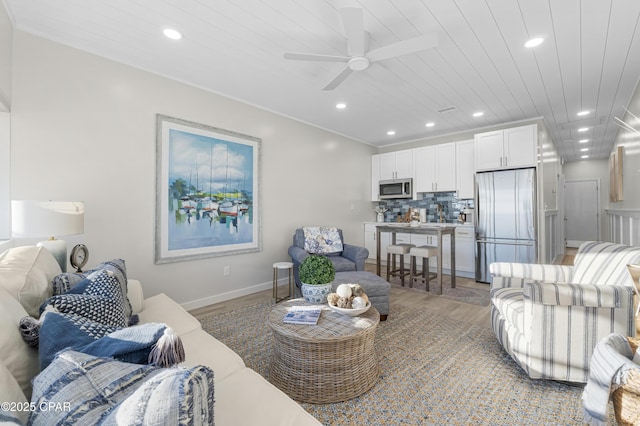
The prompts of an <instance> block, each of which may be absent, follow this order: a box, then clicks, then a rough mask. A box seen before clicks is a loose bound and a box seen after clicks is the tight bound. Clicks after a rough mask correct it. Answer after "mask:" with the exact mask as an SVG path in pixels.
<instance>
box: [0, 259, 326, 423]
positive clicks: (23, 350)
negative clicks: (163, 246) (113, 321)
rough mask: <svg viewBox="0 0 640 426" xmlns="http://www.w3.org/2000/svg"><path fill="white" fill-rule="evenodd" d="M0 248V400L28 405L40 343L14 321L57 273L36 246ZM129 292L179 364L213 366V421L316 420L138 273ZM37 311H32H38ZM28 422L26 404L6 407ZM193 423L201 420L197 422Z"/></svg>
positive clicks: (0, 417) (1, 415)
mask: <svg viewBox="0 0 640 426" xmlns="http://www.w3.org/2000/svg"><path fill="white" fill-rule="evenodd" d="M9 252H10V253H7V252H5V253H3V254H2V255H0V330H1V333H0V402H3V403H7V402H8V403H10V404H13V406H14V407H16V406H18V404H20V406H25V405H24V404H26V403H28V402H29V399H30V398H31V383H32V380H33V378H34V377H35V376H36V375H37V374H38V373H39V361H38V354H37V351H36V350H34V349H32V348H30V347H29V346H28V345H27V344H26V343H25V342H24V340H22V336H21V333H20V331H19V329H18V326H19V322H20V319H21V318H23V317H25V316H27V315H31V316H33V315H34V309H37V307H39V306H40V304H41V303H42V302H43V301H44V300H45V299H46V298H47V297H48V296H50V295H51V290H50V284H49V283H50V281H51V279H52V278H53V277H54V276H56V275H57V274H59V273H60V269H59V267H58V265H57V263H56V261H55V259H53V257H52V256H51V255H50V254H49V253H48V252H46V250H45V249H42V248H39V247H29V248H26V247H19V248H14V249H10V250H9ZM128 297H129V301H130V302H131V306H132V310H133V313H135V314H138V317H139V319H140V323H141V324H143V323H151V322H155V323H165V324H167V325H168V326H170V327H172V328H173V330H174V331H175V333H176V334H177V335H178V336H180V338H181V339H182V342H183V345H184V349H185V357H186V359H185V362H184V363H183V365H184V366H186V367H190V366H196V365H204V366H206V367H208V368H210V369H211V370H212V371H213V372H214V400H215V402H214V421H215V423H216V424H218V425H234V426H237V425H278V426H280V425H292V426H294V425H295V426H298V425H319V424H320V423H319V422H318V421H317V420H316V419H315V418H314V417H312V416H311V415H310V414H308V413H307V412H306V411H305V410H304V409H303V408H302V407H301V406H300V405H299V404H298V403H296V402H295V401H294V400H292V399H291V398H289V397H288V396H287V395H286V394H284V393H283V392H282V391H280V390H279V389H278V388H276V387H275V386H273V385H271V384H270V383H269V382H268V381H267V380H265V379H264V378H263V377H262V376H260V375H259V374H258V373H256V372H255V371H253V370H252V369H250V368H247V367H246V366H245V364H244V362H243V361H242V359H241V358H240V356H238V355H237V354H236V353H235V352H233V351H232V350H231V349H229V348H228V347H227V346H225V345H224V344H223V343H221V342H220V341H218V340H216V339H215V338H214V337H213V336H211V335H210V334H208V333H206V332H205V331H204V330H202V328H201V324H200V322H199V321H198V320H197V319H196V318H194V317H193V316H192V315H190V314H189V313H188V312H187V311H186V310H185V309H183V308H182V307H181V306H180V305H179V304H178V303H176V302H175V301H173V300H172V299H171V298H169V297H168V296H167V295H165V294H158V295H156V296H152V297H149V298H147V299H145V298H144V294H143V289H142V285H141V283H140V282H139V281H136V280H131V279H130V280H128ZM35 315H37V314H35ZM2 408H3V410H2V411H0V424H2V423H3V422H9V421H10V419H9V417H8V416H7V415H8V414H12V415H13V416H15V417H17V419H18V420H20V421H22V422H26V419H27V417H28V414H29V413H28V411H23V412H13V413H8V412H7V410H5V408H7V405H5V404H3V407H2ZM195 424H199V423H198V422H196V423H195Z"/></svg>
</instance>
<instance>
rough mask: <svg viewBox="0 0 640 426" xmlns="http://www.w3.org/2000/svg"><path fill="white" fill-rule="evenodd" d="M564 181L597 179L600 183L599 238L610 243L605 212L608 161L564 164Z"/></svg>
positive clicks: (607, 192) (607, 201)
mask: <svg viewBox="0 0 640 426" xmlns="http://www.w3.org/2000/svg"><path fill="white" fill-rule="evenodd" d="M562 170H563V171H564V177H565V181H572V180H583V179H598V180H599V181H600V194H599V195H600V238H601V239H602V240H603V241H610V236H609V229H608V225H607V215H606V214H605V210H606V209H607V208H608V206H609V162H608V160H582V161H572V162H571V163H565V164H564V166H563V168H562Z"/></svg>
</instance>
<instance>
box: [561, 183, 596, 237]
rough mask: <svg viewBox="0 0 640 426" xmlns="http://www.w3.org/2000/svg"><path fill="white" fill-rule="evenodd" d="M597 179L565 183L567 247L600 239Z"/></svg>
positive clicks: (565, 235)
mask: <svg viewBox="0 0 640 426" xmlns="http://www.w3.org/2000/svg"><path fill="white" fill-rule="evenodd" d="M598 193H599V184H598V181H597V180H577V181H567V182H565V185H564V218H565V222H564V225H565V227H564V229H565V231H564V232H565V234H564V239H565V244H566V246H567V247H578V246H579V245H580V243H582V242H583V241H597V240H599V235H600V232H599V220H598V217H599V210H600V209H599V195H598Z"/></svg>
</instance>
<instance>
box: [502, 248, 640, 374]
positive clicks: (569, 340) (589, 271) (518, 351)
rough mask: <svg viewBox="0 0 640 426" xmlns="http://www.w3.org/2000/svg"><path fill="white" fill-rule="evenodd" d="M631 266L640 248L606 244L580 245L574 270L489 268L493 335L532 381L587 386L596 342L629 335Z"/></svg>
mask: <svg viewBox="0 0 640 426" xmlns="http://www.w3.org/2000/svg"><path fill="white" fill-rule="evenodd" d="M637 263H640V247H629V246H625V245H621V244H613V243H606V242H585V243H583V244H582V245H581V246H580V247H579V249H578V252H577V254H576V257H575V261H574V265H573V266H561V265H536V264H522V263H493V264H491V266H490V271H491V274H492V277H493V278H492V282H491V326H492V328H493V331H494V332H495V334H496V337H497V338H498V340H499V341H500V343H501V344H502V346H503V347H504V349H505V350H506V351H507V352H508V353H509V355H511V357H512V358H513V359H514V360H515V361H516V362H517V363H518V364H519V365H520V366H521V367H522V368H523V369H524V370H525V371H526V372H527V374H528V375H529V376H530V377H531V378H533V379H552V380H562V381H568V382H579V383H586V382H587V380H588V378H589V362H590V360H591V354H592V352H593V349H594V347H595V346H596V344H597V343H598V341H600V340H601V339H602V338H604V337H606V336H608V335H609V334H611V333H619V334H622V335H624V336H635V333H636V330H635V320H634V294H635V286H634V282H633V280H632V278H631V275H630V274H629V272H628V270H627V264H637Z"/></svg>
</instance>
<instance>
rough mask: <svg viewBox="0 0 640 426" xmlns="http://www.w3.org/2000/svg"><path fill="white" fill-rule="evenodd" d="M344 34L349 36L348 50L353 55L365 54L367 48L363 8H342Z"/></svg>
mask: <svg viewBox="0 0 640 426" xmlns="http://www.w3.org/2000/svg"><path fill="white" fill-rule="evenodd" d="M341 12H342V22H343V24H344V34H345V35H346V36H347V52H348V53H349V55H351V56H363V55H364V52H365V50H366V48H367V46H366V44H367V42H366V39H367V35H366V33H365V31H364V19H363V17H362V9H360V8H359V7H345V8H343V9H342V10H341Z"/></svg>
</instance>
